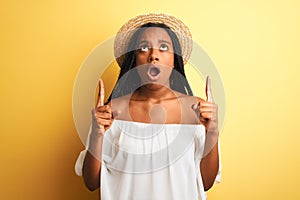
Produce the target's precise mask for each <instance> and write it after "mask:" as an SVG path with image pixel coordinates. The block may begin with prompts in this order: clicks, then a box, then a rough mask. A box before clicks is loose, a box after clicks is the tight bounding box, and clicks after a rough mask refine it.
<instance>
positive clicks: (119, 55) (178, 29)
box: [114, 13, 193, 66]
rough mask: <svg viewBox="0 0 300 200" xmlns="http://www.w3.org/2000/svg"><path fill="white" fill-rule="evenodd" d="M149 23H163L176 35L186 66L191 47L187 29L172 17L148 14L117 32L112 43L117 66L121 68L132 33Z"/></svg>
mask: <svg viewBox="0 0 300 200" xmlns="http://www.w3.org/2000/svg"><path fill="white" fill-rule="evenodd" d="M150 22H151V23H155V24H161V23H163V24H165V25H166V26H168V27H169V28H170V29H171V30H172V31H173V32H174V33H175V34H176V36H177V37H178V40H179V44H180V46H181V51H182V58H183V62H184V64H186V63H187V61H188V59H189V58H190V55H191V52H192V45H193V42H192V35H191V33H190V31H189V29H188V27H187V26H186V25H185V24H184V23H183V22H182V21H180V20H179V19H177V18H175V17H173V16H170V15H166V14H157V13H150V14H145V15H139V16H137V17H135V18H133V19H131V20H129V21H128V22H127V23H125V24H124V25H123V26H122V27H121V28H120V30H119V31H118V33H117V35H116V38H115V43H114V55H115V58H116V60H117V62H118V64H119V66H122V63H123V61H124V54H125V53H126V51H127V48H128V43H129V41H130V38H131V36H132V35H133V33H134V32H135V31H136V30H137V29H138V28H140V27H141V26H143V25H144V24H147V23H150Z"/></svg>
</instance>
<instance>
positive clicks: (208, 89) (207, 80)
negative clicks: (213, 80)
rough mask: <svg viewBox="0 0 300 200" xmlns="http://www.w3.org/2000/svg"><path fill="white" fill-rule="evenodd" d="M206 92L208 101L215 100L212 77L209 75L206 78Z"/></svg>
mask: <svg viewBox="0 0 300 200" xmlns="http://www.w3.org/2000/svg"><path fill="white" fill-rule="evenodd" d="M205 93H206V101H208V102H214V99H213V96H212V91H211V85H210V77H209V76H207V78H206V88H205Z"/></svg>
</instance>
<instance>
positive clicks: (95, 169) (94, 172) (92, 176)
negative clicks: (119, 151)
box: [82, 133, 103, 191]
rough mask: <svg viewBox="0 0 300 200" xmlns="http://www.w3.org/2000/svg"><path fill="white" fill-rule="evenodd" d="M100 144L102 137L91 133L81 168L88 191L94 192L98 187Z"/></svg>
mask: <svg viewBox="0 0 300 200" xmlns="http://www.w3.org/2000/svg"><path fill="white" fill-rule="evenodd" d="M102 143H103V135H96V134H95V133H91V136H90V145H89V148H88V151H87V153H86V156H85V158H84V162H83V167H82V176H83V180H84V183H85V185H86V187H87V188H88V189H89V190H90V191H94V190H96V189H97V188H99V187H100V171H101V160H102V158H101V154H102V152H101V150H102Z"/></svg>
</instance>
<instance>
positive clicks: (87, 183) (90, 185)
mask: <svg viewBox="0 0 300 200" xmlns="http://www.w3.org/2000/svg"><path fill="white" fill-rule="evenodd" d="M84 184H85V186H86V188H87V189H88V190H89V191H91V192H93V191H95V190H97V189H98V188H99V187H100V184H97V183H96V182H95V181H94V182H91V181H90V180H86V179H85V180H84Z"/></svg>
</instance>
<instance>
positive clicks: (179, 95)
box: [174, 91, 205, 104]
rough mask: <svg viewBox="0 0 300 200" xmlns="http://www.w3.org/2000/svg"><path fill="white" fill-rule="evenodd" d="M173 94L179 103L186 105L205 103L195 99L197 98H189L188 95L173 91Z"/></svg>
mask: <svg viewBox="0 0 300 200" xmlns="http://www.w3.org/2000/svg"><path fill="white" fill-rule="evenodd" d="M174 93H175V95H176V96H177V98H178V99H179V100H180V101H182V102H184V103H187V104H191V103H197V102H203V101H205V100H204V99H202V98H200V97H197V96H189V95H186V94H183V93H180V92H177V91H175V92H174Z"/></svg>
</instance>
